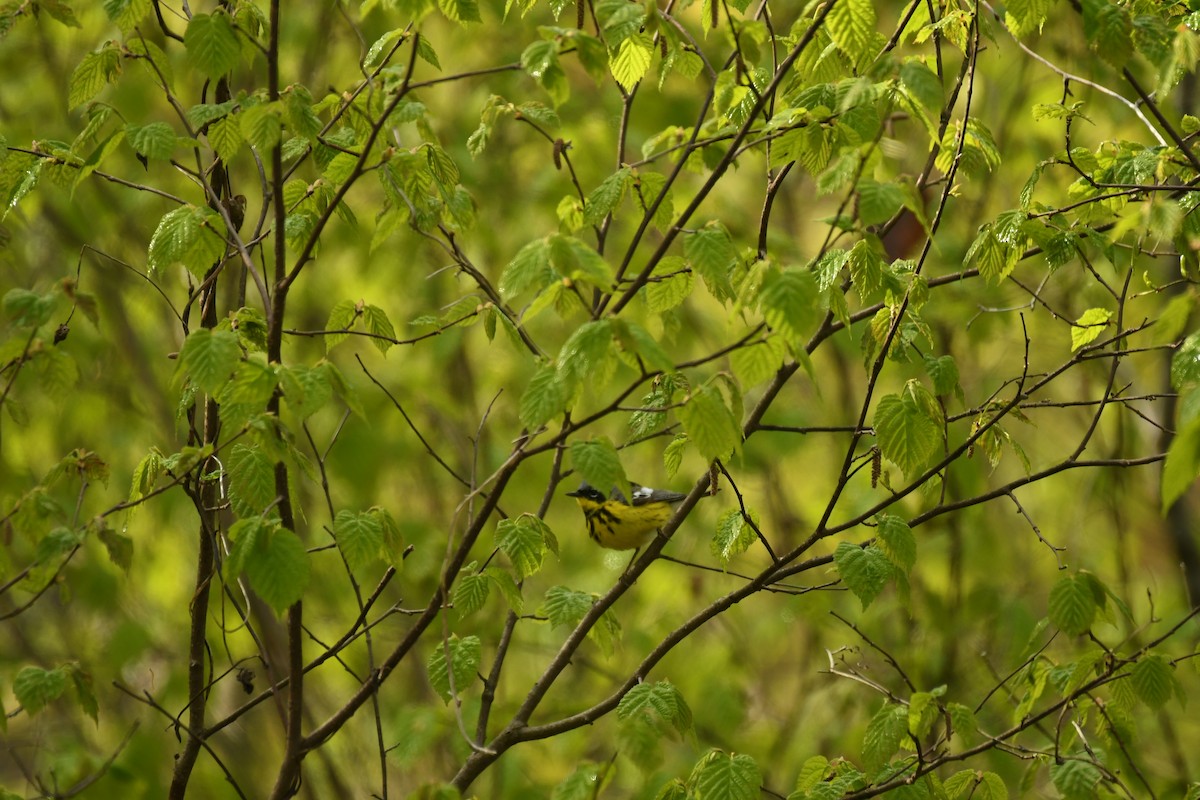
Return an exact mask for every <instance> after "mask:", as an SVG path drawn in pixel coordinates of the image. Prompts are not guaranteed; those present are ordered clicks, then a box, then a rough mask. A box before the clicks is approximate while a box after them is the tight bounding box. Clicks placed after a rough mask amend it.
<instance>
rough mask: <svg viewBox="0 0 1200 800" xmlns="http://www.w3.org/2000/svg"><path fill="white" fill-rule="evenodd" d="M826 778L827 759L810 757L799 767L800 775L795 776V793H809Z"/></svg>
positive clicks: (827, 770) (827, 774) (827, 772)
mask: <svg viewBox="0 0 1200 800" xmlns="http://www.w3.org/2000/svg"><path fill="white" fill-rule="evenodd" d="M828 776H829V759H827V758H826V757H825V756H811V757H809V758H807V759H805V761H804V763H803V764H802V765H801V766H800V774H799V775H797V776H796V791H797V792H804V793H807V792H811V791H812V790H813V789H815V788H817V785H818V784H820V783H822V782H824V781H825V778H826V777H828Z"/></svg>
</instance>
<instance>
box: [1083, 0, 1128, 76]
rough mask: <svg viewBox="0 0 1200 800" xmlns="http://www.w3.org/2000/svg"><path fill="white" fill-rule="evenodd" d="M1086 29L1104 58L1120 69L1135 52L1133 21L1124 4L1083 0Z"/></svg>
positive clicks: (1093, 45) (1088, 38)
mask: <svg viewBox="0 0 1200 800" xmlns="http://www.w3.org/2000/svg"><path fill="white" fill-rule="evenodd" d="M1082 6H1083V33H1084V36H1086V37H1087V40H1088V44H1090V45H1091V47H1092V50H1094V51H1095V52H1096V53H1097V54H1098V55H1099V56H1100V57H1101V58H1103V59H1104V60H1105V61H1107V62H1108V63H1109V64H1111V65H1112V66H1113V67H1115V68H1116V69H1121V68H1122V67H1124V66H1125V64H1126V63H1127V62H1128V61H1129V59H1130V58H1131V57H1132V56H1133V37H1132V33H1133V25H1132V23H1131V22H1130V19H1129V12H1128V11H1127V10H1126V9H1125V7H1124V6H1120V5H1117V4H1116V3H1113V2H1111V0H1083V3H1082Z"/></svg>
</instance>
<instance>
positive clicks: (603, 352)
mask: <svg viewBox="0 0 1200 800" xmlns="http://www.w3.org/2000/svg"><path fill="white" fill-rule="evenodd" d="M612 350H613V339H612V321H611V320H607V319H601V320H595V321H592V322H586V323H584V324H583V325H581V326H579V328H577V329H576V330H575V332H574V333H572V334H571V336H570V338H568V339H567V341H566V342H565V343H564V344H563V346H562V350H560V351H559V353H558V361H557V367H558V374H559V376H560V379H561V380H562V382H563V386H564V387H565V388H566V390H567V391H568V393H573V392H574V391H575V389H576V388H577V387H578V386H579V384H580V383H582V382H584V381H588V382H589V383H590V385H592V386H597V385H602V384H603V383H604V381H606V380H607V379H608V376H609V374H610V373H611V369H612V361H613V358H612V355H613V353H612Z"/></svg>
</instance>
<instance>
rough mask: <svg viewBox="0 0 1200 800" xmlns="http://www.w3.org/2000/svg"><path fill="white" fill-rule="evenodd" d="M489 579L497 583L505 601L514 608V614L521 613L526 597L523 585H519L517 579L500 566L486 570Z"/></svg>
mask: <svg viewBox="0 0 1200 800" xmlns="http://www.w3.org/2000/svg"><path fill="white" fill-rule="evenodd" d="M484 574H485V575H487V577H488V580H490V581H491V582H492V583H494V584H495V585H496V588H497V589H499V590H500V594H502V595H504V602H506V603H508V607H509V608H510V609H512V612H513V613H514V614H520V613H522V611H523V610H524V608H525V598H523V597H522V596H521V587H520V586H518V585H517V582H516V580H515V579H514V578H513V576H512V575H510V574H509V573H508V572H507V571H505V570H503V569H500V568H499V567H495V566H492V567H488V568H487V569H485V570H484Z"/></svg>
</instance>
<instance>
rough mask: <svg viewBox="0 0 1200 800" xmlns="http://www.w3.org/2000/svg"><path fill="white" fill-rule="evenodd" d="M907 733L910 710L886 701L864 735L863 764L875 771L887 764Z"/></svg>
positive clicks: (868, 724)
mask: <svg viewBox="0 0 1200 800" xmlns="http://www.w3.org/2000/svg"><path fill="white" fill-rule="evenodd" d="M907 735H908V710H907V709H906V708H905V707H904V706H901V705H894V704H892V703H885V704H884V706H883V708H881V709H879V711H878V712H877V713H876V714H875V716H873V717H871V721H870V722H868V723H867V732H866V733H865V734H864V735H863V764H864V766H865V767H866V768H867V770H868V771H870V772H874V771H875V770H877V769H879V768H880V767H882V766H883V765H884V764H886V763H887V762H888V759H889V758H891V757H892V754H893V753H895V752H896V751H897V750H899V749H900V742H901V741H902V740H903V739H904V737H905V736H907Z"/></svg>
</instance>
